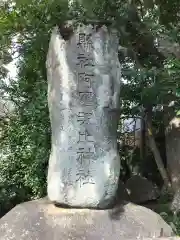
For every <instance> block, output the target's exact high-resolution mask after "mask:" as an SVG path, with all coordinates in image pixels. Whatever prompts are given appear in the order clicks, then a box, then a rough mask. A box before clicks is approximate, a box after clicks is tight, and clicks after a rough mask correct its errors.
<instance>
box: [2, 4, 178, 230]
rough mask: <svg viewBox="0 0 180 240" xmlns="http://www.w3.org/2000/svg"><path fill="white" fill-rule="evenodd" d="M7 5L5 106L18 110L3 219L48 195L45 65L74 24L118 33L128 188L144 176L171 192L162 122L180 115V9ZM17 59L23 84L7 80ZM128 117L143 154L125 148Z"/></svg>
mask: <svg viewBox="0 0 180 240" xmlns="http://www.w3.org/2000/svg"><path fill="white" fill-rule="evenodd" d="M0 4H1V6H0V44H1V48H0V78H1V79H0V80H1V81H0V92H1V100H2V101H5V102H7V101H11V103H13V109H14V110H13V112H11V114H7V115H6V116H1V119H0V142H1V153H0V212H1V214H3V213H5V212H6V211H8V210H9V209H11V208H12V207H13V206H14V205H15V204H17V203H20V202H23V201H26V200H30V199H35V198H39V197H42V196H44V195H45V194H46V173H47V163H48V158H49V152H50V123H49V117H48V107H47V79H46V69H45V61H46V54H47V50H48V42H49V38H50V33H51V29H52V27H53V26H55V25H56V24H58V25H60V24H61V23H63V22H64V21H65V20H69V19H75V20H77V21H84V20H85V19H96V20H101V21H103V20H109V21H112V23H113V25H114V27H116V29H117V30H118V34H119V60H120V62H121V64H122V76H123V79H124V80H125V81H123V83H122V86H121V103H122V108H121V119H120V122H119V123H120V131H119V140H121V141H120V142H121V146H120V154H121V159H122V170H121V178H122V180H123V181H125V180H127V178H129V177H130V176H131V175H132V174H133V173H134V172H140V173H141V174H142V175H143V176H146V177H148V178H149V179H151V180H152V181H154V182H155V183H156V184H157V185H158V186H160V187H162V186H163V185H164V184H165V185H166V186H168V185H169V179H168V176H167V174H166V155H165V145H164V144H165V139H164V128H165V127H166V126H165V123H164V120H163V119H164V118H163V117H164V114H165V113H168V112H170V111H173V112H174V114H176V115H178V114H179V109H180V100H179V92H180V79H179V76H180V74H179V73H180V45H179V44H180V31H179V27H180V14H179V11H180V4H179V1H178V0H172V1H168V0H161V1H160V0H128V1H127V0H91V1H89V0H75V1H71V4H70V3H68V1H67V0H59V1H54V0H44V1H41V0H36V1H34V0H11V1H10V0H9V1H1V3H0ZM15 57H16V58H17V69H18V74H17V78H16V79H12V78H11V79H8V71H7V69H6V64H8V63H9V62H11V61H12V59H14V58H15ZM158 109H160V110H158ZM129 117H132V118H134V119H136V118H141V119H142V126H144V128H143V133H142V139H144V141H141V143H140V145H138V147H137V146H135V145H133V144H126V142H125V136H126V134H125V133H124V132H122V130H121V126H122V123H123V119H124V118H125V119H127V118H129ZM147 130H149V131H147ZM148 133H151V134H148ZM128 136H129V135H128ZM146 138H148V141H149V147H148V149H147V151H146V153H145V151H144V149H145V147H143V146H145V145H146V144H145V142H146V141H145V140H146ZM131 140H132V135H131ZM132 142H133V140H132ZM136 147H137V148H136ZM147 164H148V165H147ZM147 166H148V167H147ZM166 212H167V211H166ZM168 216H170V215H168ZM178 221H179V220H177V219H176V223H175V224H176V226H178V224H179V222H178ZM177 222H178V224H177Z"/></svg>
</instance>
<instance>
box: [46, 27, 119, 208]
mask: <svg viewBox="0 0 180 240" xmlns="http://www.w3.org/2000/svg"><path fill="white" fill-rule="evenodd" d="M60 32H61V31H60V29H59V28H58V27H56V28H55V29H54V30H53V32H52V35H51V40H50V44H49V51H48V55H47V62H46V66H47V78H48V104H49V112H50V120H51V129H52V139H51V141H52V147H51V155H50V159H49V169H48V196H49V199H50V200H51V201H54V202H57V203H59V204H65V205H69V206H72V207H92V208H106V207H107V206H108V205H109V204H110V202H111V201H112V200H113V198H114V195H115V192H116V190H117V185H118V178H119V172H120V160H119V155H118V151H117V138H116V131H117V124H118V117H119V116H118V109H119V92H120V77H121V76H120V63H119V61H118V38H117V34H116V31H114V30H113V29H111V28H107V27H106V26H97V25H91V24H89V25H78V26H76V29H73V30H72V26H71V27H66V28H64V30H63V32H61V33H60Z"/></svg>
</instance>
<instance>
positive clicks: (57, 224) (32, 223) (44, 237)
mask: <svg viewBox="0 0 180 240" xmlns="http://www.w3.org/2000/svg"><path fill="white" fill-rule="evenodd" d="M172 235H173V232H172V229H171V227H170V226H169V225H168V224H167V223H165V221H164V220H163V219H162V218H161V217H160V216H159V215H158V214H156V213H154V212H153V211H151V210H150V209H147V208H145V207H141V206H138V205H135V204H132V203H127V204H126V205H124V206H119V207H117V208H114V209H111V210H89V209H65V208H57V207H55V206H54V205H53V204H51V203H49V202H48V201H47V200H46V199H40V200H35V201H31V202H26V203H23V204H20V205H17V206H16V207H15V208H13V209H12V210H11V211H10V212H9V213H7V214H6V215H5V216H4V217H3V218H1V219H0V239H1V240H7V239H14V240H61V239H62V240H73V239H77V240H81V239H84V240H85V239H86V240H101V239H103V240H109V239H111V240H119V239H128V238H129V239H130V238H132V239H135V238H137V237H149V238H151V237H159V236H161V237H169V236H172Z"/></svg>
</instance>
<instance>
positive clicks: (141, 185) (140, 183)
mask: <svg viewBox="0 0 180 240" xmlns="http://www.w3.org/2000/svg"><path fill="white" fill-rule="evenodd" d="M125 186H126V189H127V191H128V193H129V196H130V200H131V201H132V202H134V203H144V202H146V201H149V200H155V199H157V198H158V197H159V196H160V192H159V191H158V189H157V187H155V186H154V185H153V184H152V183H151V182H150V181H148V180H147V179H146V178H143V177H141V176H138V175H134V176H132V177H131V178H130V179H128V181H127V182H126V184H125Z"/></svg>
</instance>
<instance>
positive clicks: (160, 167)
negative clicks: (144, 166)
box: [145, 108, 171, 189]
mask: <svg viewBox="0 0 180 240" xmlns="http://www.w3.org/2000/svg"><path fill="white" fill-rule="evenodd" d="M145 119H146V128H147V133H148V140H149V146H150V149H151V151H152V153H153V155H154V159H155V161H156V164H157V167H158V170H159V172H160V174H161V176H162V179H163V180H164V184H165V187H166V188H167V189H170V188H171V183H170V180H169V178H168V175H167V172H166V169H165V167H164V164H163V161H162V158H161V155H160V152H159V149H158V147H157V145H156V142H155V139H154V136H153V131H152V108H151V109H148V110H147V113H146V118H145Z"/></svg>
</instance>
